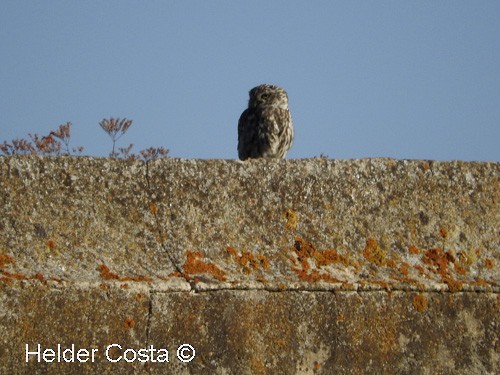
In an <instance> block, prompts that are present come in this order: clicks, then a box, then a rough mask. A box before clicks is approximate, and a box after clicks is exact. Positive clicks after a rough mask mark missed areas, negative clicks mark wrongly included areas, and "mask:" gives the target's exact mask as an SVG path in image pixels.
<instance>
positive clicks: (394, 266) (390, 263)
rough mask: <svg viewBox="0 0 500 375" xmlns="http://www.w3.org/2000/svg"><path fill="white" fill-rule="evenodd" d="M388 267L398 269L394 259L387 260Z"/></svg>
mask: <svg viewBox="0 0 500 375" xmlns="http://www.w3.org/2000/svg"><path fill="white" fill-rule="evenodd" d="M386 265H387V267H391V268H398V266H397V265H396V262H395V261H394V260H392V259H387V262H386Z"/></svg>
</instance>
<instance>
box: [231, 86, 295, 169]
mask: <svg viewBox="0 0 500 375" xmlns="http://www.w3.org/2000/svg"><path fill="white" fill-rule="evenodd" d="M249 95H250V99H249V101H248V108H247V109H245V110H244V111H243V113H242V114H241V116H240V119H239V121H238V157H239V158H240V159H241V160H246V159H249V158H250V159H255V158H275V159H283V158H284V157H285V155H286V153H287V152H288V150H289V149H290V147H291V146H292V142H293V123H292V116H291V115H290V111H289V110H288V95H287V93H286V91H285V90H283V89H282V88H281V87H278V86H274V85H267V84H265V85H260V86H257V87H254V88H253V89H251V90H250V93H249Z"/></svg>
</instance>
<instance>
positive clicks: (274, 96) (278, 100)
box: [248, 84, 288, 109]
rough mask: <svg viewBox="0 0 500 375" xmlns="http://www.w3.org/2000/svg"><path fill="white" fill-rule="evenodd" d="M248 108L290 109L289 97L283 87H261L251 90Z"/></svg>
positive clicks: (265, 85)
mask: <svg viewBox="0 0 500 375" xmlns="http://www.w3.org/2000/svg"><path fill="white" fill-rule="evenodd" d="M249 94H250V99H249V101H248V108H257V107H276V108H283V109H288V95H287V94H286V91H285V90H283V89H282V88H281V87H278V86H275V85H268V84H264V85H259V86H257V87H254V88H253V89H251V90H250V93H249Z"/></svg>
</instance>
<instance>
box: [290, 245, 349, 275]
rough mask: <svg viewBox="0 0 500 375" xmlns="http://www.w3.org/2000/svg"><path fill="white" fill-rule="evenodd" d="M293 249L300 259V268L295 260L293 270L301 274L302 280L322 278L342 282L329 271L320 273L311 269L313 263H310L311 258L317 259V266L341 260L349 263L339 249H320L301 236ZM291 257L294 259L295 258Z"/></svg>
mask: <svg viewBox="0 0 500 375" xmlns="http://www.w3.org/2000/svg"><path fill="white" fill-rule="evenodd" d="M291 250H292V251H293V252H294V253H295V254H296V255H297V258H298V260H299V264H300V268H298V267H296V262H294V267H293V268H292V270H293V271H294V272H295V273H296V274H297V275H298V276H299V279H300V280H302V281H308V282H316V281H320V280H323V281H326V282H332V283H338V282H340V280H338V279H336V278H334V277H332V276H330V275H329V274H327V273H320V272H319V271H318V270H311V264H309V259H314V260H315V265H316V267H322V266H325V265H329V264H333V263H338V262H340V261H342V262H345V263H348V260H347V259H345V258H344V257H342V256H340V255H339V254H338V253H337V251H335V250H332V249H328V250H324V251H320V250H318V249H316V248H315V247H314V246H313V245H312V244H311V243H310V242H307V241H305V240H304V239H303V238H300V237H296V238H295V244H294V246H293V247H292V248H291ZM291 259H292V260H293V258H291Z"/></svg>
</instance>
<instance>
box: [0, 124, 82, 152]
mask: <svg viewBox="0 0 500 375" xmlns="http://www.w3.org/2000/svg"><path fill="white" fill-rule="evenodd" d="M70 133H71V123H70V122H67V123H65V124H63V125H60V126H59V128H58V129H57V130H56V131H51V132H50V133H49V135H46V136H40V135H38V134H28V136H29V138H30V139H31V141H29V140H27V139H24V138H22V139H13V140H12V143H7V142H6V141H4V142H3V143H2V144H0V152H2V153H3V154H4V155H6V156H11V155H70V154H71V152H70V148H69V141H70ZM57 139H59V140H60V141H58V140H57ZM61 142H62V143H61ZM63 143H64V145H65V150H64V152H63V151H61V148H62V144H63ZM82 151H83V147H76V148H73V149H72V152H73V153H81V152H82Z"/></svg>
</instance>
